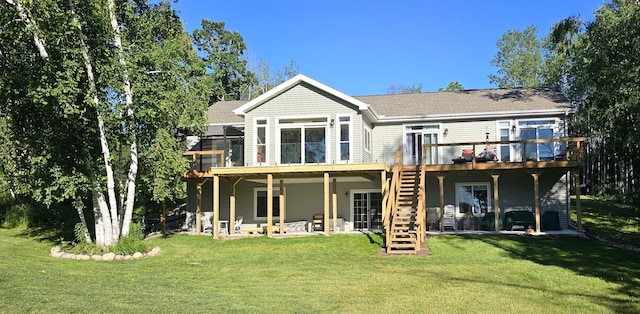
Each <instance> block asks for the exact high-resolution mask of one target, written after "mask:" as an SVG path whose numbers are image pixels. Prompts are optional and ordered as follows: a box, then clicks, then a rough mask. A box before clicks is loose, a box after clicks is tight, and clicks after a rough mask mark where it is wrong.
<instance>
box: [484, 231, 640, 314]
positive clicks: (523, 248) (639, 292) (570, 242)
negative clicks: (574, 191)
mask: <svg viewBox="0 0 640 314" xmlns="http://www.w3.org/2000/svg"><path fill="white" fill-rule="evenodd" d="M477 239H479V240H481V241H483V242H485V243H488V244H490V245H493V246H495V247H498V248H501V249H503V250H505V251H506V252H508V253H509V254H510V256H511V257H512V258H518V259H524V260H529V261H532V262H534V263H537V264H540V265H549V266H557V267H562V268H565V269H568V270H570V271H572V272H574V273H576V274H580V275H583V276H588V277H595V278H600V279H602V280H605V281H607V282H610V283H614V284H617V285H620V288H619V289H618V290H619V292H620V293H621V294H624V295H628V296H629V297H631V298H634V299H637V298H640V253H639V252H633V251H629V250H623V249H619V248H614V247H610V246H606V245H603V244H601V243H598V242H596V241H593V240H589V239H584V238H577V237H562V236H558V237H522V236H519V237H477ZM612 303H615V304H616V307H617V308H616V309H615V312H618V313H628V312H635V311H637V307H636V305H635V303H633V302H631V301H622V300H616V302H607V303H606V305H607V306H610V305H611V304H612Z"/></svg>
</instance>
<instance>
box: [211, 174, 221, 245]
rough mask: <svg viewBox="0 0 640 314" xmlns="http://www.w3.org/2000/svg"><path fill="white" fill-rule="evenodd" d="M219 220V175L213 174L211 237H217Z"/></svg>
mask: <svg viewBox="0 0 640 314" xmlns="http://www.w3.org/2000/svg"><path fill="white" fill-rule="evenodd" d="M219 221H220V176H218V175H214V176H213V228H211V229H213V238H214V239H218V233H219V231H220V230H218V229H219V228H218V227H219V226H218V222H219Z"/></svg>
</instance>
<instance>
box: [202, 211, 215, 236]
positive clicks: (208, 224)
mask: <svg viewBox="0 0 640 314" xmlns="http://www.w3.org/2000/svg"><path fill="white" fill-rule="evenodd" d="M200 220H201V222H200V223H201V224H202V232H203V233H213V213H211V214H209V213H203V215H202V218H201V219H200Z"/></svg>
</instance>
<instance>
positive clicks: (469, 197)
mask: <svg viewBox="0 0 640 314" xmlns="http://www.w3.org/2000/svg"><path fill="white" fill-rule="evenodd" d="M490 191H491V190H490V189H489V183H484V182H480V183H457V184H456V208H457V209H458V210H457V212H458V214H459V215H461V216H466V215H473V216H484V214H486V213H487V212H488V211H489V209H490V208H491V203H490V201H491V199H490V197H489V195H490V193H489V192H490Z"/></svg>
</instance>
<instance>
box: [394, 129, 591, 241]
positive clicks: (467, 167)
mask: <svg viewBox="0 0 640 314" xmlns="http://www.w3.org/2000/svg"><path fill="white" fill-rule="evenodd" d="M585 140H586V137H565V138H552V139H534V140H519V141H485V142H467V143H440V144H424V145H423V152H422V156H423V159H422V165H421V166H420V167H421V171H423V172H424V173H425V174H426V175H431V176H435V177H437V179H438V182H439V194H440V195H439V198H440V232H441V233H442V232H445V230H444V184H443V182H444V178H445V176H447V175H449V174H454V173H468V172H477V171H481V172H485V173H487V174H489V175H491V177H492V179H493V191H494V193H493V204H494V205H493V206H494V211H495V213H496V214H495V215H494V217H495V222H494V226H495V230H494V231H493V232H495V233H501V232H503V230H500V227H499V226H500V225H499V221H500V205H499V193H498V191H499V189H498V188H499V178H500V175H501V174H504V173H512V172H522V173H528V174H530V175H531V177H532V180H533V186H534V214H535V227H536V229H535V233H536V234H542V230H541V224H540V221H541V217H540V193H539V177H540V175H541V174H543V173H545V172H548V171H568V172H571V173H573V176H574V182H575V186H577V187H579V186H580V168H581V166H582V164H583V156H584V142H585ZM460 147H466V148H468V147H472V148H471V156H470V158H468V159H467V160H464V161H463V162H459V161H460V160H462V159H461V158H462V157H461V158H457V159H455V160H453V159H452V162H453V163H451V164H449V163H437V164H427V162H426V161H427V160H426V156H427V155H428V154H427V152H428V151H430V150H431V151H433V150H434V149H435V150H438V151H441V150H443V149H446V148H451V149H453V148H460ZM476 147H484V150H483V152H486V150H493V153H494V154H495V150H496V147H508V148H509V149H510V150H512V153H514V155H517V156H519V158H520V160H516V161H500V160H499V159H498V158H497V157H496V158H492V159H490V160H480V158H479V156H481V155H482V153H481V154H476V152H477V150H476ZM527 147H529V148H528V149H529V150H532V148H534V149H535V152H533V151H529V152H527ZM539 147H545V148H546V149H547V150H549V152H550V153H549V154H548V155H550V158H547V159H545V160H541V159H539V158H540V157H541V155H542V153H541V152H540V148H539ZM558 148H562V151H561V153H560V154H555V150H556V149H558ZM399 153H401V152H399ZM532 154H533V156H535V157H536V159H534V160H531V159H530V156H531V155H532ZM399 158H400V159H402V157H401V156H400V157H399ZM403 167H407V166H403ZM409 167H415V166H409ZM575 193H576V215H577V219H576V231H577V232H578V233H582V212H581V205H580V189H579V188H576V189H575ZM425 224H426V223H425Z"/></svg>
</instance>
